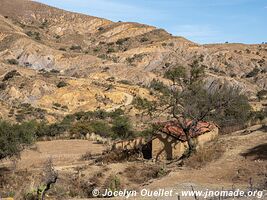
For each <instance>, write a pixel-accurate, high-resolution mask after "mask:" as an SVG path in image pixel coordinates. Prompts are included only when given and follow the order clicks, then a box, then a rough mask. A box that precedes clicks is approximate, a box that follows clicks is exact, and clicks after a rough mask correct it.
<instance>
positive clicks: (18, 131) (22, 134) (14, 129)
mask: <svg viewBox="0 0 267 200" xmlns="http://www.w3.org/2000/svg"><path fill="white" fill-rule="evenodd" d="M35 132H36V123H35V122H24V123H22V124H10V123H8V122H5V121H0V160H1V159H3V158H8V157H12V156H18V155H19V153H20V151H22V150H23V148H24V147H25V146H28V145H31V144H32V143H33V142H34V139H35Z"/></svg>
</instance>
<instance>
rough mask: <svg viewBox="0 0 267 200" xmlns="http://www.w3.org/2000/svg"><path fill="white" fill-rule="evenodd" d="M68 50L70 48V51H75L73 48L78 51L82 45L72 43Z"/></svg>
mask: <svg viewBox="0 0 267 200" xmlns="http://www.w3.org/2000/svg"><path fill="white" fill-rule="evenodd" d="M70 50H72V51H75V50H77V51H80V50H82V47H81V46H79V45H72V46H71V47H70Z"/></svg>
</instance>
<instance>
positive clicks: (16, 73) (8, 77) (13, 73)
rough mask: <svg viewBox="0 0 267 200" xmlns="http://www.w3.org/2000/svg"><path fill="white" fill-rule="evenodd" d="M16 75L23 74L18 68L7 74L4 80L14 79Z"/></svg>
mask: <svg viewBox="0 0 267 200" xmlns="http://www.w3.org/2000/svg"><path fill="white" fill-rule="evenodd" d="M14 76H21V75H20V73H19V72H18V71H17V70H12V71H10V72H7V73H6V74H5V76H4V78H3V81H8V80H9V79H12V78H13V77H14Z"/></svg>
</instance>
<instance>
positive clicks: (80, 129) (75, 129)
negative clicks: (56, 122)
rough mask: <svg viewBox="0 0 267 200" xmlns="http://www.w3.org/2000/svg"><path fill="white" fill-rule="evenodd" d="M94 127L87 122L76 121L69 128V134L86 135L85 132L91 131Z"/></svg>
mask: <svg viewBox="0 0 267 200" xmlns="http://www.w3.org/2000/svg"><path fill="white" fill-rule="evenodd" d="M93 131H94V129H93V128H92V126H91V125H90V124H89V123H87V122H77V123H75V124H74V125H72V126H71V128H70V133H71V134H81V135H83V136H86V134H87V133H92V132H93Z"/></svg>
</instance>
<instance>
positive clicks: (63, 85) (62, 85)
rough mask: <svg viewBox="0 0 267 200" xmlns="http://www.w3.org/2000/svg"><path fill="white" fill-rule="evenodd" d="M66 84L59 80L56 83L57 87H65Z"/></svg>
mask: <svg viewBox="0 0 267 200" xmlns="http://www.w3.org/2000/svg"><path fill="white" fill-rule="evenodd" d="M67 85H68V84H67V83H66V82H64V81H60V82H59V83H58V84H57V87H58V88H62V87H66V86H67Z"/></svg>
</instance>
